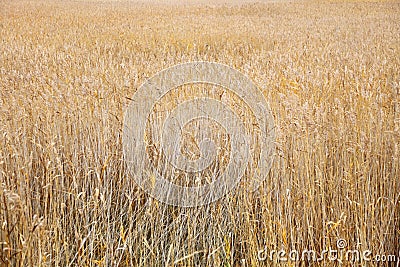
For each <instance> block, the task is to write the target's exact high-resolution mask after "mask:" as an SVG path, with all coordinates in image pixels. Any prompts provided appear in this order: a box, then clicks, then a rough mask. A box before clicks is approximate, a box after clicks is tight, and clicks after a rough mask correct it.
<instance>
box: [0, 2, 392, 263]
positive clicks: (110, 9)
mask: <svg viewBox="0 0 400 267" xmlns="http://www.w3.org/2000/svg"><path fill="white" fill-rule="evenodd" d="M0 9H1V13H0V16H1V18H0V33H1V34H0V36H1V37H0V74H1V75H0V110H1V111H0V112H1V113H0V203H1V204H0V227H1V228H0V265H11V266H47V265H50V266H117V265H121V266H125V265H131V266H173V265H177V266H200V265H201V266H206V265H207V266H238V265H239V264H240V263H241V262H240V261H241V259H246V262H247V265H246V266H258V265H261V264H265V265H272V264H273V263H272V262H264V263H261V262H259V261H258V260H257V252H258V250H259V249H262V248H264V247H265V246H266V247H268V248H269V249H282V248H284V249H286V250H287V251H289V250H290V249H292V248H297V249H300V250H302V249H315V250H316V251H322V250H323V249H325V248H328V247H333V248H334V247H335V243H336V240H337V239H338V238H344V239H346V240H347V241H348V243H349V246H350V247H352V248H353V247H357V248H360V249H370V250H372V251H373V253H374V254H379V253H383V254H398V251H399V250H400V246H399V245H400V238H399V236H400V218H399V216H400V202H399V197H400V179H399V177H400V171H399V170H400V161H399V156H400V155H399V153H400V152H399V141H400V116H399V112H400V111H399V110H400V106H399V101H400V91H399V90H400V87H399V86H400V84H399V83H400V72H399V70H400V58H399V56H398V55H399V54H400V24H399V21H400V4H399V3H398V2H397V3H394V2H393V3H387V2H385V3H372V2H362V3H358V2H357V3H344V2H343V3H342V2H331V3H312V2H308V3H266V4H262V3H259V4H244V5H239V4H236V5H190V6H184V5H179V6H171V5H158V6H156V5H150V4H146V3H136V4H134V3H132V2H123V1H121V2H106V1H102V2H101V3H94V2H53V3H50V2H35V1H30V2H26V1H13V2H11V1H1V2H0ZM195 60H206V61H216V62H220V63H225V64H228V65H230V66H233V67H235V68H237V69H239V70H241V71H242V72H243V73H245V74H247V75H248V76H250V77H251V78H252V79H253V80H254V82H255V83H256V84H257V85H258V86H259V87H260V89H262V90H263V92H264V95H265V96H266V98H267V99H268V101H269V103H270V105H271V109H272V111H273V114H274V117H275V120H276V123H277V156H276V158H275V162H274V164H273V167H272V169H271V172H270V173H269V174H268V178H267V179H266V181H265V182H264V184H263V186H262V187H261V189H260V191H259V193H258V194H256V195H253V194H245V193H244V192H243V187H238V188H237V189H236V190H235V191H234V192H232V193H231V194H229V195H227V196H226V197H224V198H223V199H221V200H220V201H218V202H216V203H214V204H211V205H209V206H206V207H201V208H186V209H185V208H179V207H172V206H167V205H164V204H162V203H158V202H157V201H155V200H153V199H151V198H150V197H149V196H148V195H146V194H145V193H144V192H143V191H142V190H141V189H140V188H138V187H137V186H136V185H135V183H134V182H133V180H132V178H131V177H129V176H128V175H127V173H126V168H125V167H124V163H123V160H122V144H121V134H122V120H123V111H124V108H125V107H126V105H127V104H128V103H129V100H128V99H127V97H131V96H132V94H133V93H134V91H135V90H136V89H137V88H138V87H139V86H140V84H141V83H143V82H144V81H145V79H146V77H150V76H151V75H152V74H154V73H155V72H157V71H159V70H161V69H162V68H165V67H169V66H172V65H174V64H177V63H182V62H188V61H195ZM325 263H326V264H328V265H329V266H331V265H335V264H336V265H338V263H329V262H325ZM293 264H294V265H300V264H301V263H293ZM302 264H304V265H309V264H310V265H312V264H313V263H309V262H308V263H307V262H303V263H302ZM319 264H321V263H315V265H319ZM347 264H348V263H344V265H347ZM287 265H288V266H290V265H291V264H290V263H288V264H287ZM388 266H393V265H390V264H389V263H388Z"/></svg>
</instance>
